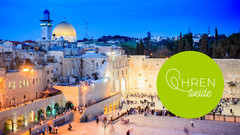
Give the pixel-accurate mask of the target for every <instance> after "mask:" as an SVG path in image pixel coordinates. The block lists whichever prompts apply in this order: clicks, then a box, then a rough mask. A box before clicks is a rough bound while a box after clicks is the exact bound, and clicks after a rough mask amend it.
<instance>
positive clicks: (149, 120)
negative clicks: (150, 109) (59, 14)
mask: <svg viewBox="0 0 240 135" xmlns="http://www.w3.org/2000/svg"><path fill="white" fill-rule="evenodd" d="M126 118H128V119H130V122H132V123H133V131H132V135H184V134H185V133H184V131H183V128H184V127H186V128H188V129H189V132H190V134H193V135H200V134H205V135H206V134H209V135H239V133H240V123H230V122H219V121H209V120H194V125H195V127H194V128H192V127H191V126H190V121H191V120H190V119H184V118H175V117H162V116H148V117H146V116H143V115H139V114H137V115H130V116H127V117H126ZM72 126H73V129H72V131H67V127H68V125H67V124H66V125H63V126H61V127H59V131H58V133H59V134H60V135H69V134H71V135H83V134H84V135H125V134H126V132H127V130H128V129H129V130H130V129H131V125H122V124H121V123H120V122H117V123H116V124H114V125H113V127H114V131H112V130H111V127H110V126H108V127H107V128H106V131H104V128H103V127H102V123H101V122H100V123H99V124H98V125H97V124H96V122H95V121H92V122H88V123H76V122H73V123H72Z"/></svg>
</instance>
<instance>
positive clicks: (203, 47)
mask: <svg viewBox="0 0 240 135" xmlns="http://www.w3.org/2000/svg"><path fill="white" fill-rule="evenodd" d="M199 52H202V53H204V54H206V55H208V35H207V34H206V33H205V34H203V35H202V37H201V39H200V46H199Z"/></svg>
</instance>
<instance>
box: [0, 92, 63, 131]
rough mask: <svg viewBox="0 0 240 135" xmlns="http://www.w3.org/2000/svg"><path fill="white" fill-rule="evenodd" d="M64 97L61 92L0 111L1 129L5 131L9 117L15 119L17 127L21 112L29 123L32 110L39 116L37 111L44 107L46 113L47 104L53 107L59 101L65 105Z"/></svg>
mask: <svg viewBox="0 0 240 135" xmlns="http://www.w3.org/2000/svg"><path fill="white" fill-rule="evenodd" d="M62 97H63V95H62V94H59V95H56V96H52V97H48V98H45V99H38V100H37V101H34V102H31V103H27V105H22V106H18V107H14V108H12V109H8V110H2V111H0V130H2V131H3V129H4V124H5V121H7V120H8V119H11V120H12V121H13V123H14V128H15V129H16V128H17V124H16V123H17V118H18V116H19V115H21V114H22V115H24V119H25V122H24V123H25V124H28V117H29V113H30V111H33V112H34V115H35V116H34V117H37V112H38V110H39V109H40V108H42V109H43V110H44V112H45V113H46V109H47V106H49V105H50V106H51V107H52V108H53V107H54V105H55V103H58V104H59V106H63V107H64V106H65V105H64V104H63V103H64V102H66V101H64V99H63V98H62Z"/></svg>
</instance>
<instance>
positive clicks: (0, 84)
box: [0, 78, 3, 90]
mask: <svg viewBox="0 0 240 135" xmlns="http://www.w3.org/2000/svg"><path fill="white" fill-rule="evenodd" d="M2 89H3V79H2V78H0V90H2Z"/></svg>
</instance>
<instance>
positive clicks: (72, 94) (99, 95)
mask: <svg viewBox="0 0 240 135" xmlns="http://www.w3.org/2000/svg"><path fill="white" fill-rule="evenodd" d="M84 87H86V88H85V89H84ZM84 87H83V86H81V87H77V86H53V88H55V89H58V90H61V91H62V93H63V95H64V97H63V98H65V101H71V102H72V103H73V105H74V106H77V107H78V106H83V104H84V98H85V104H90V103H93V102H96V101H98V100H101V99H103V98H106V97H108V96H110V95H111V84H110V80H109V79H101V80H98V82H96V83H95V84H94V85H89V86H84ZM84 95H85V96H84Z"/></svg>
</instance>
